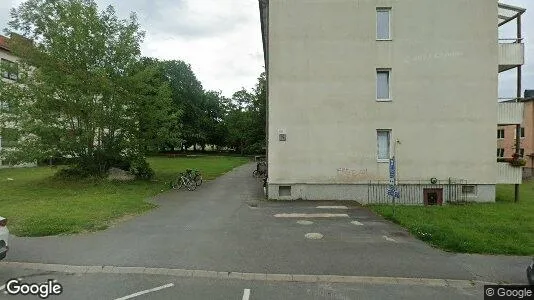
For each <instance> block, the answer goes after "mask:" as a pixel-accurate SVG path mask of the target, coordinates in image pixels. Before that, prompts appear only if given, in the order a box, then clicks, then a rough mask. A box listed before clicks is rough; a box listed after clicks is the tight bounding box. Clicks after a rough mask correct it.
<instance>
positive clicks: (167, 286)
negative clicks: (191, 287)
mask: <svg viewBox="0 0 534 300" xmlns="http://www.w3.org/2000/svg"><path fill="white" fill-rule="evenodd" d="M173 286H174V283H169V284H166V285H162V286H160V287H157V288H153V289H149V290H144V291H140V292H137V293H134V294H131V295H128V296H124V297H122V298H117V299H115V300H126V299H132V298H135V297H139V296H141V295H144V294H148V293H152V292H157V291H159V290H163V289H166V288H170V287H173Z"/></svg>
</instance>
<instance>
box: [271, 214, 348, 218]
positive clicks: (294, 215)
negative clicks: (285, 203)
mask: <svg viewBox="0 0 534 300" xmlns="http://www.w3.org/2000/svg"><path fill="white" fill-rule="evenodd" d="M274 217H275V218H302V219H309V218H348V217H349V215H347V214H276V215H274Z"/></svg>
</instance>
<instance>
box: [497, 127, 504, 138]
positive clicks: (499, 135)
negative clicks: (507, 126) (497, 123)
mask: <svg viewBox="0 0 534 300" xmlns="http://www.w3.org/2000/svg"><path fill="white" fill-rule="evenodd" d="M497 138H498V139H504V129H497Z"/></svg>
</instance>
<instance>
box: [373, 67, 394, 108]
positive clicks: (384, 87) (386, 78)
mask: <svg viewBox="0 0 534 300" xmlns="http://www.w3.org/2000/svg"><path fill="white" fill-rule="evenodd" d="M390 75H391V70H388V69H377V70H376V99H377V100H379V101H389V100H391V86H390V79H391V76H390Z"/></svg>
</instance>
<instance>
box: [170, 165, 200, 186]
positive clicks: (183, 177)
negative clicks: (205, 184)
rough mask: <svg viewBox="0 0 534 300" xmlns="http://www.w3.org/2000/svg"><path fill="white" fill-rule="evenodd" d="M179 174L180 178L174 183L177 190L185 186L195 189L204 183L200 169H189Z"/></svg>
mask: <svg viewBox="0 0 534 300" xmlns="http://www.w3.org/2000/svg"><path fill="white" fill-rule="evenodd" d="M178 175H179V176H178V178H177V179H176V180H175V181H174V182H173V183H172V188H173V189H175V190H179V189H181V188H182V187H184V186H185V187H186V188H187V190H189V191H194V190H196V189H197V187H198V186H200V185H202V181H203V180H202V175H201V174H200V172H199V171H198V170H191V169H187V170H185V172H182V173H180V174H178Z"/></svg>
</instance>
